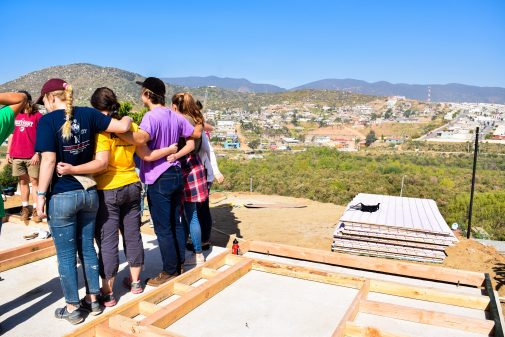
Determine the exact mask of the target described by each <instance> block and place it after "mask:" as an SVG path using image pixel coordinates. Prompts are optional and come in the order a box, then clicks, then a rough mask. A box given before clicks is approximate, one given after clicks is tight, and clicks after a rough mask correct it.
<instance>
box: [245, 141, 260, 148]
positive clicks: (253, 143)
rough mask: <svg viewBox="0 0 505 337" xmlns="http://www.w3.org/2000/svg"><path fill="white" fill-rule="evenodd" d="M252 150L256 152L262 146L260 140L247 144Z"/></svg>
mask: <svg viewBox="0 0 505 337" xmlns="http://www.w3.org/2000/svg"><path fill="white" fill-rule="evenodd" d="M247 145H248V146H249V147H250V148H251V149H253V150H255V149H257V148H258V146H259V145H260V141H259V139H254V140H251V141H250V142H249V144H247Z"/></svg>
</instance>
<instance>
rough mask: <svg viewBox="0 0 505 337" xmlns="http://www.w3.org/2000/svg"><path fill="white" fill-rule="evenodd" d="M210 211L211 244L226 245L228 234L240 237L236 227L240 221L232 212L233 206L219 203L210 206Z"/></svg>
mask: <svg viewBox="0 0 505 337" xmlns="http://www.w3.org/2000/svg"><path fill="white" fill-rule="evenodd" d="M210 213H211V215H212V232H211V242H212V244H213V245H215V246H219V247H226V244H227V243H228V240H229V238H230V235H236V236H237V237H238V238H242V234H241V233H240V229H239V227H238V224H239V223H240V221H238V219H237V218H236V217H235V214H234V213H233V206H231V205H220V206H216V207H211V209H210Z"/></svg>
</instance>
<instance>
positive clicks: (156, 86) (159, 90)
mask: <svg viewBox="0 0 505 337" xmlns="http://www.w3.org/2000/svg"><path fill="white" fill-rule="evenodd" d="M135 83H137V84H139V85H141V86H142V87H143V88H146V89H149V90H150V91H152V92H153V93H155V94H156V95H158V96H162V97H164V96H165V93H166V91H165V83H164V82H163V81H162V80H160V79H159V78H157V77H148V78H146V79H145V80H144V82H140V81H136V82H135Z"/></svg>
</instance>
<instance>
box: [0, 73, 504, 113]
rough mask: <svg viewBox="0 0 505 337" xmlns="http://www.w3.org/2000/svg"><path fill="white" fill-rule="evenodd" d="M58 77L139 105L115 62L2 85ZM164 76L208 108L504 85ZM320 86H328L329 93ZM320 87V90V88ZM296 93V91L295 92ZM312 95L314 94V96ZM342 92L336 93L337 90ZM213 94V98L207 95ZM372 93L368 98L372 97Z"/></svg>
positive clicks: (460, 96) (437, 94)
mask: <svg viewBox="0 0 505 337" xmlns="http://www.w3.org/2000/svg"><path fill="white" fill-rule="evenodd" d="M52 77H61V78H64V79H65V80H67V81H68V82H69V83H72V85H73V86H74V88H76V91H75V101H76V104H80V105H82V104H84V105H89V98H90V97H91V95H92V93H93V91H94V90H95V88H98V87H102V86H107V87H111V88H114V91H115V92H116V94H117V95H118V98H119V99H120V100H122V101H125V100H127V101H131V102H134V104H137V105H139V104H140V102H139V93H140V88H139V86H138V85H137V84H136V83H135V81H141V80H143V79H144V78H145V77H144V76H143V75H140V74H137V73H133V72H129V71H126V70H121V69H118V68H113V67H101V66H97V65H93V64H87V63H77V64H69V65H63V66H55V67H48V68H45V69H41V70H38V71H34V72H31V73H28V74H26V75H23V76H21V77H19V78H17V79H15V80H13V81H9V82H6V83H4V84H0V91H8V90H28V91H29V92H31V93H32V95H33V96H34V99H35V98H36V96H38V95H37V94H38V93H39V92H40V88H41V87H42V85H43V84H44V82H45V81H47V79H49V78H52ZM162 79H163V80H164V81H165V82H166V87H167V97H170V96H171V95H172V94H173V93H175V92H181V91H188V90H189V88H191V92H192V93H193V94H194V95H195V96H197V98H199V99H201V100H203V99H205V97H206V93H208V94H212V95H209V101H208V102H207V103H208V105H209V107H210V108H232V107H234V106H238V104H241V106H246V105H247V106H249V107H255V108H256V106H261V105H260V104H267V103H269V102H277V101H279V102H282V101H283V100H293V99H295V100H298V99H301V97H304V96H309V95H312V97H316V96H317V99H319V100H320V101H321V102H322V101H326V100H328V99H332V97H340V96H342V94H338V93H337V92H341V93H342V92H344V93H346V92H347V93H353V94H357V95H356V96H354V97H355V98H358V96H359V98H358V100H368V99H367V98H364V97H361V95H371V96H405V97H407V98H410V99H416V100H421V101H426V100H427V99H428V90H430V91H431V101H433V102H483V103H501V104H505V88H499V87H478V86H471V85H464V84H458V83H451V84H444V85H440V84H433V85H419V84H403V83H399V84H393V83H389V82H385V81H381V82H375V83H369V82H365V81H360V80H354V79H324V80H320V81H315V82H311V83H307V84H304V85H301V86H298V87H295V88H292V89H289V90H286V89H283V88H281V87H278V86H274V85H270V84H257V83H252V82H250V81H248V80H246V79H237V78H227V77H226V78H222V77H216V76H207V77H196V76H193V77H177V78H176V77H170V78H162ZM321 91H328V93H327V94H324V93H322V92H321ZM332 91H334V92H335V94H332V93H331V92H332ZM318 92H321V93H318ZM297 93H299V94H297ZM314 95H315V96H314ZM339 95H340V96H339ZM211 96H212V99H211ZM370 99H371V98H370Z"/></svg>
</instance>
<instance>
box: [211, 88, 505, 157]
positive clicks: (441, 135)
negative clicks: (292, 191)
mask: <svg viewBox="0 0 505 337" xmlns="http://www.w3.org/2000/svg"><path fill="white" fill-rule="evenodd" d="M206 118H207V120H209V121H210V122H211V123H213V124H214V125H215V130H214V132H213V133H212V141H213V143H214V144H216V145H217V146H218V147H222V148H223V149H239V148H240V149H245V150H256V149H257V150H275V151H286V150H293V149H300V148H303V147H308V146H327V147H332V148H337V149H339V150H340V151H358V150H359V149H360V148H361V147H363V146H381V145H387V146H396V145H400V144H402V143H404V142H405V141H407V140H410V139H412V140H421V141H430V142H471V141H473V140H474V139H475V138H474V137H475V130H476V127H479V128H480V131H479V134H480V137H479V140H480V141H483V142H493V143H502V144H504V145H505V105H503V104H489V103H431V102H419V101H415V100H410V99H406V98H405V97H403V96H390V97H387V98H384V99H382V100H374V101H372V102H370V103H366V104H357V105H348V106H341V107H334V106H329V105H317V104H313V103H296V104H291V103H290V102H288V101H286V102H283V104H273V105H267V106H263V107H261V108H260V109H258V110H257V111H245V110H243V109H230V110H226V111H219V110H208V111H206ZM391 128H394V129H396V132H385V133H386V134H385V133H381V130H384V129H389V130H390V129H391ZM426 128H431V130H427V131H426V132H423V131H424V130H425V129H426ZM409 131H410V132H409ZM371 132H372V133H373V135H372V136H370V134H371ZM387 133H388V134H387ZM368 138H370V139H368Z"/></svg>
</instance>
